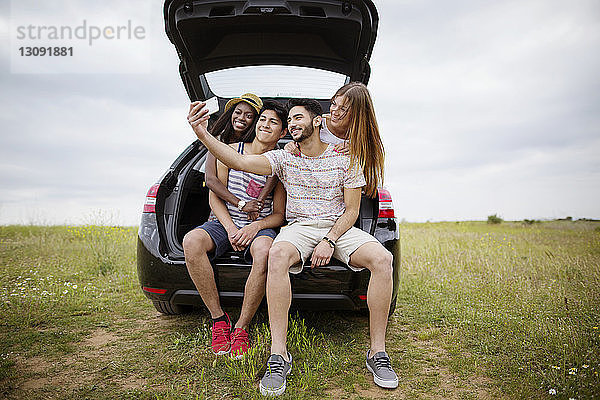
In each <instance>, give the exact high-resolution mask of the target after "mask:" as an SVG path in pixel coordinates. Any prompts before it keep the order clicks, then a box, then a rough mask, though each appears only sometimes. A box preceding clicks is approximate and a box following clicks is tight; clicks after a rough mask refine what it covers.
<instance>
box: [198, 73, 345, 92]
mask: <svg viewBox="0 0 600 400" xmlns="http://www.w3.org/2000/svg"><path fill="white" fill-rule="evenodd" d="M205 76H206V80H207V81H208V86H210V89H211V90H212V92H213V93H214V94H215V95H217V96H219V97H237V96H239V95H241V94H242V93H248V92H250V93H254V94H256V95H257V96H260V97H308V98H315V99H330V98H331V97H332V96H333V94H334V93H335V92H336V90H338V89H339V88H340V87H341V86H342V85H344V84H345V83H346V79H347V77H346V75H343V74H339V73H337V72H331V71H325V70H322V69H315V68H308V67H296V66H287V65H260V66H251V67H236V68H228V69H223V70H220V71H214V72H208V73H206V74H205Z"/></svg>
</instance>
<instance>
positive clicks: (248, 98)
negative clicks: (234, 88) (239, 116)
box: [225, 93, 263, 113]
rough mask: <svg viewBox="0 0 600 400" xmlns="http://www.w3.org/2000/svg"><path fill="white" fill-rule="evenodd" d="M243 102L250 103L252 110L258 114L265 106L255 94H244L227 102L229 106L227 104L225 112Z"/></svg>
mask: <svg viewBox="0 0 600 400" xmlns="http://www.w3.org/2000/svg"><path fill="white" fill-rule="evenodd" d="M241 101H244V102H246V103H248V104H249V105H250V106H251V107H252V108H254V109H255V110H256V112H257V113H259V112H260V109H261V108H262V106H263V102H262V100H261V99H260V97H258V96H257V95H255V94H253V93H244V94H243V95H241V96H240V97H235V98H233V99H231V100H229V101H228V102H227V104H225V111H227V110H229V108H230V107H233V106H234V105H236V104H237V103H239V102H241Z"/></svg>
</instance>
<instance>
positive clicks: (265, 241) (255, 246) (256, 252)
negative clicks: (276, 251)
mask: <svg viewBox="0 0 600 400" xmlns="http://www.w3.org/2000/svg"><path fill="white" fill-rule="evenodd" d="M271 243H273V240H272V239H270V238H266V237H259V238H257V239H255V240H254V243H252V258H253V259H254V260H259V261H266V260H267V258H268V257H269V250H270V249H271Z"/></svg>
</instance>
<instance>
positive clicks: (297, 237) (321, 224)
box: [273, 220, 378, 274]
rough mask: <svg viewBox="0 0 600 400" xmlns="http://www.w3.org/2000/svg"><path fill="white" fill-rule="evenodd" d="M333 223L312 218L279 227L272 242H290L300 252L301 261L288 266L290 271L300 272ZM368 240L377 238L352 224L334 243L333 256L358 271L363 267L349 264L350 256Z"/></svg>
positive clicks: (375, 240)
mask: <svg viewBox="0 0 600 400" xmlns="http://www.w3.org/2000/svg"><path fill="white" fill-rule="evenodd" d="M333 224H334V221H317V220H313V221H301V222H293V223H291V224H289V225H286V226H283V227H281V231H280V232H279V234H278V235H277V237H276V238H275V240H274V241H273V244H275V243H277V242H289V243H291V244H292V245H293V246H294V247H295V248H296V249H297V250H298V253H300V259H301V260H302V261H301V263H299V264H296V265H292V266H291V267H290V272H291V273H293V274H297V273H299V272H302V266H303V265H304V263H305V262H306V260H307V259H308V258H309V257H310V256H311V255H312V252H313V250H314V248H315V247H316V246H317V245H318V244H319V242H320V241H321V240H322V239H323V238H324V237H325V236H327V233H329V230H330V229H331V227H332V226H333ZM368 242H378V240H377V239H375V238H374V237H373V236H371V235H369V234H368V233H367V232H365V231H363V230H360V229H358V228H356V227H354V226H353V227H352V228H350V229H348V230H347V231H346V232H345V233H344V234H343V235H342V236H340V238H339V239H338V240H337V242H336V243H335V248H334V251H333V258H336V259H338V260H340V261H341V262H343V263H345V264H347V265H348V266H349V267H350V268H351V269H352V270H354V271H360V270H362V269H363V268H357V267H354V266H351V265H350V256H351V255H352V253H354V252H355V251H356V250H357V249H358V248H359V247H360V246H362V245H363V244H365V243H368Z"/></svg>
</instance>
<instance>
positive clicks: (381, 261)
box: [371, 248, 394, 275]
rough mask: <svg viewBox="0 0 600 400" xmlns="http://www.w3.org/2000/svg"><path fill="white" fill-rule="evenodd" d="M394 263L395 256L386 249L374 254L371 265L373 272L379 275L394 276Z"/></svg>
mask: <svg viewBox="0 0 600 400" xmlns="http://www.w3.org/2000/svg"><path fill="white" fill-rule="evenodd" d="M393 262H394V256H393V255H392V253H390V252H389V251H388V250H386V249H385V248H382V249H381V250H380V251H377V252H376V253H374V254H373V259H372V260H371V265H372V266H373V267H372V268H373V270H374V271H377V272H379V273H384V274H390V275H391V274H392V270H393V267H392V263H393Z"/></svg>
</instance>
